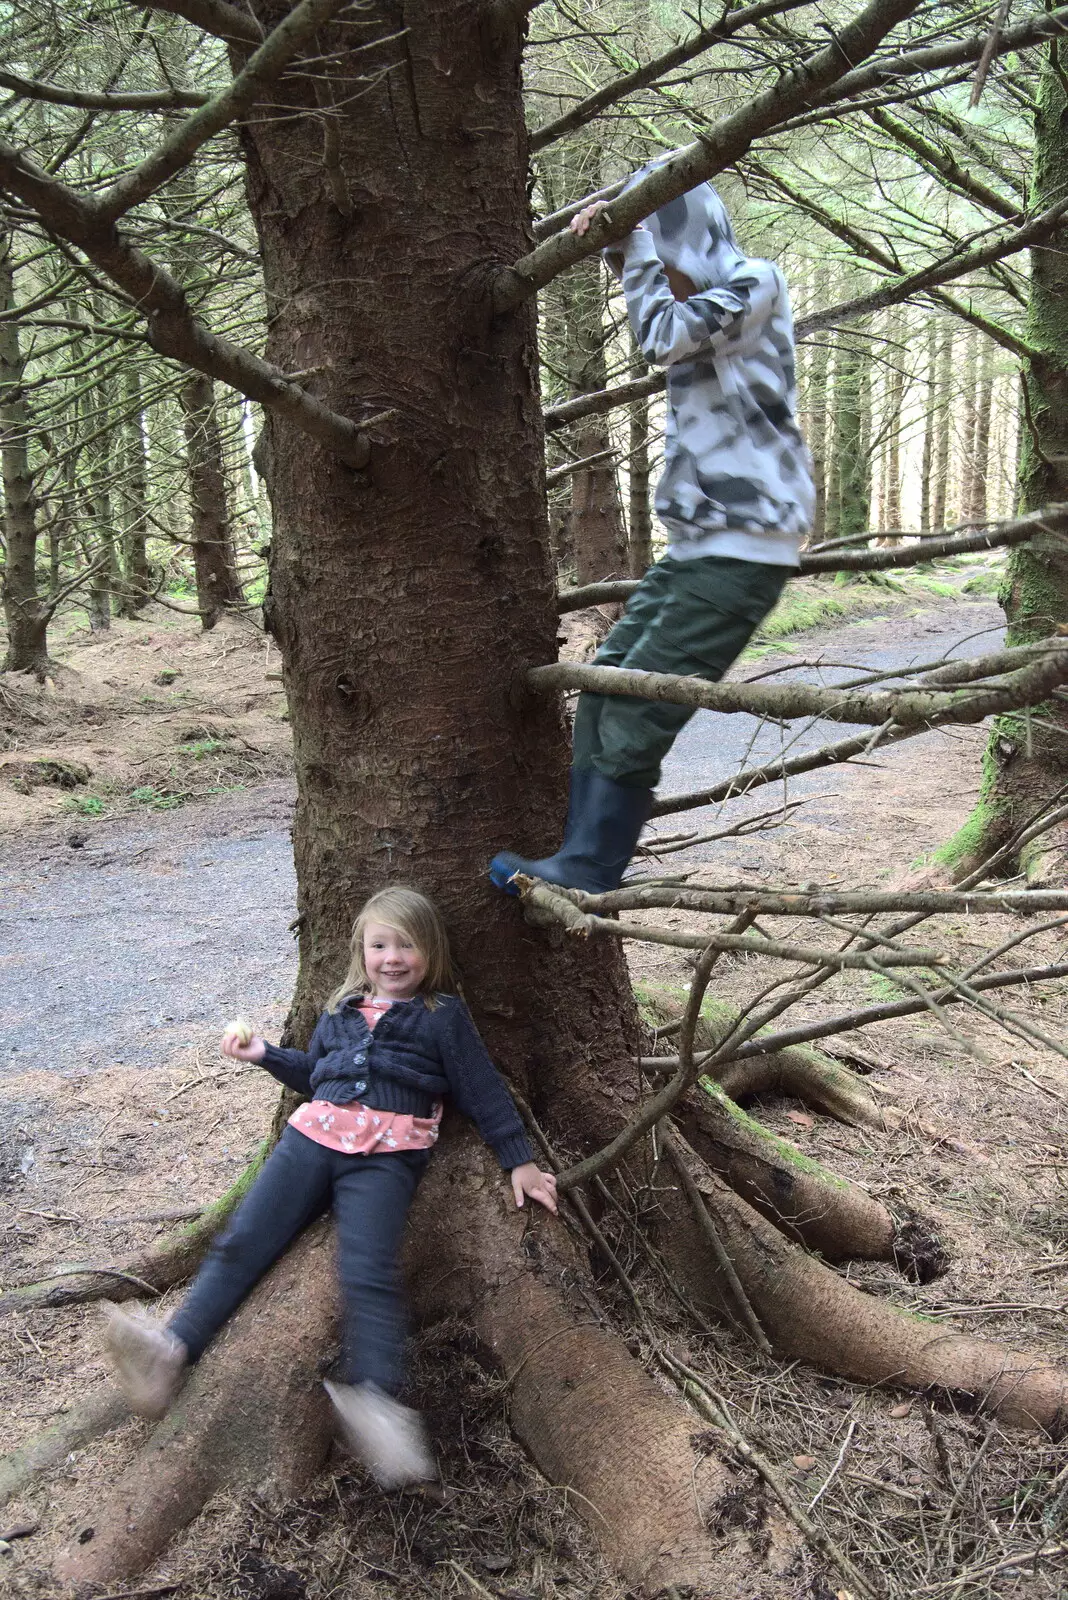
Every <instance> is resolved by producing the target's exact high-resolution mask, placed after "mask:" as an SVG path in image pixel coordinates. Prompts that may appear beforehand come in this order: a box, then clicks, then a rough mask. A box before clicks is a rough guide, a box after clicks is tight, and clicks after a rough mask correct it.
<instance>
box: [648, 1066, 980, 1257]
mask: <svg viewBox="0 0 1068 1600" xmlns="http://www.w3.org/2000/svg"><path fill="white" fill-rule="evenodd" d="M680 1120H681V1121H682V1125H683V1128H684V1130H685V1133H686V1137H687V1139H688V1140H689V1141H690V1143H691V1144H692V1145H693V1147H694V1149H695V1150H696V1151H697V1152H698V1153H699V1154H700V1156H701V1157H702V1159H703V1160H704V1161H705V1162H706V1164H707V1165H708V1166H709V1167H711V1169H712V1170H713V1172H718V1173H719V1175H720V1176H721V1177H722V1178H725V1179H726V1181H727V1183H728V1184H729V1185H730V1187H731V1188H732V1189H733V1190H735V1192H736V1193H737V1194H740V1195H741V1196H742V1197H743V1199H745V1200H748V1201H749V1203H750V1205H752V1206H755V1207H756V1209H757V1210H758V1211H759V1212H760V1213H761V1215H763V1216H765V1217H767V1218H768V1220H769V1221H770V1222H772V1223H774V1225H775V1226H776V1227H777V1228H779V1229H780V1230H781V1231H782V1232H783V1233H785V1234H786V1235H787V1236H788V1237H789V1238H792V1239H794V1240H796V1241H797V1242H798V1243H800V1244H803V1245H806V1246H807V1247H808V1249H810V1250H816V1251H818V1252H819V1254H820V1255H822V1256H823V1257H824V1258H825V1259H826V1260H828V1261H847V1260H851V1259H859V1260H869V1261H893V1262H895V1263H896V1264H897V1266H899V1267H900V1268H901V1270H902V1271H903V1272H904V1273H905V1274H906V1276H908V1277H910V1278H912V1279H913V1280H914V1281H916V1282H919V1283H926V1282H927V1281H928V1280H929V1279H930V1278H933V1277H937V1276H938V1275H939V1273H941V1272H944V1271H945V1270H946V1266H947V1265H948V1262H947V1258H946V1254H945V1251H944V1249H943V1248H942V1245H941V1243H940V1242H939V1241H938V1239H937V1238H936V1237H935V1234H934V1230H933V1228H932V1227H931V1226H930V1225H926V1224H924V1223H923V1222H922V1220H921V1219H919V1218H917V1217H914V1216H909V1217H908V1218H907V1219H906V1220H905V1221H904V1222H900V1221H899V1220H898V1219H897V1218H896V1217H895V1216H894V1215H893V1213H892V1212H890V1211H889V1210H887V1208H886V1206H884V1205H881V1204H880V1203H879V1201H878V1200H874V1199H873V1198H872V1196H871V1195H870V1194H867V1193H866V1192H865V1191H864V1190H863V1189H861V1188H860V1187H859V1185H857V1184H855V1183H847V1182H846V1181H845V1180H844V1179H842V1178H836V1177H835V1176H834V1175H833V1174H832V1173H830V1172H828V1171H827V1170H826V1168H824V1167H821V1166H820V1165H819V1164H818V1163H817V1162H815V1161H812V1160H811V1159H810V1158H809V1157H808V1156H805V1155H802V1153H801V1151H800V1150H798V1149H797V1148H796V1146H794V1145H792V1144H790V1143H789V1142H788V1141H787V1140H786V1139H780V1138H778V1137H777V1135H775V1134H773V1133H769V1132H768V1130H767V1129H766V1128H763V1127H761V1125H760V1123H759V1122H755V1121H754V1120H753V1119H752V1118H751V1117H748V1116H747V1115H746V1113H745V1112H744V1111H742V1110H741V1108H740V1107H739V1106H737V1105H735V1103H734V1102H733V1101H732V1100H731V1099H730V1098H729V1097H728V1096H727V1095H726V1094H724V1093H723V1092H722V1091H720V1092H719V1093H718V1094H717V1093H714V1092H708V1091H705V1090H702V1089H698V1090H695V1091H694V1092H693V1093H692V1094H691V1095H690V1096H689V1097H688V1098H687V1100H686V1102H685V1111H684V1115H683V1117H682V1118H681V1119H680Z"/></svg>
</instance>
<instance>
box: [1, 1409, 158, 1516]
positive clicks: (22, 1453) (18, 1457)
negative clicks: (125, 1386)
mask: <svg viewBox="0 0 1068 1600" xmlns="http://www.w3.org/2000/svg"><path fill="white" fill-rule="evenodd" d="M129 1414H130V1408H129V1406H128V1405H127V1404H126V1400H125V1398H124V1396H123V1395H122V1394H120V1392H119V1390H118V1389H116V1388H115V1387H114V1386H113V1385H112V1384H107V1385H106V1386H105V1387H104V1388H103V1389H97V1390H94V1391H93V1393H92V1394H91V1395H89V1396H88V1398H87V1399H85V1400H82V1401H81V1402H80V1403H79V1404H78V1405H74V1406H71V1408H70V1410H69V1411H66V1412H64V1413H63V1415H62V1416H61V1417H59V1418H58V1419H57V1420H56V1421H55V1422H53V1423H52V1424H51V1425H50V1426H49V1427H47V1428H45V1429H44V1430H43V1432H41V1433H38V1434H36V1435H35V1436H34V1438H32V1439H28V1440H27V1441H26V1443H25V1444H22V1445H19V1447H18V1449H17V1450H12V1451H11V1453H10V1455H6V1456H4V1457H3V1458H2V1459H0V1506H5V1505H6V1504H7V1502H8V1501H9V1500H10V1499H11V1498H12V1496H13V1495H16V1494H20V1493H21V1492H22V1490H23V1489H25V1488H26V1487H27V1486H28V1485H29V1484H31V1483H33V1481H34V1479H35V1478H38V1477H40V1476H41V1474H42V1473H44V1472H48V1471H50V1470H51V1469H52V1468H53V1467H58V1466H60V1465H61V1464H62V1463H63V1462H64V1461H66V1459H67V1457H68V1455H69V1454H70V1452H71V1451H72V1450H80V1449H81V1447H82V1445H84V1444H88V1443H89V1441H90V1439H97V1438H99V1437H100V1435H101V1434H102V1433H109V1432H110V1431H111V1429H112V1428H115V1427H117V1426H118V1424H119V1423H120V1422H122V1421H124V1420H125V1418H126V1417H128V1416H129Z"/></svg>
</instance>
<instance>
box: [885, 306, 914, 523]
mask: <svg viewBox="0 0 1068 1600" xmlns="http://www.w3.org/2000/svg"><path fill="white" fill-rule="evenodd" d="M887 331H888V334H889V338H890V351H889V360H890V363H891V365H890V370H889V371H888V373H887V375H886V406H885V410H884V418H883V430H884V434H885V438H886V520H885V522H884V523H883V524H882V526H883V527H884V528H888V529H892V530H897V529H899V528H900V527H901V413H902V409H903V405H904V400H905V361H906V359H907V348H908V347H907V341H906V338H905V319H904V317H903V316H902V314H901V309H900V307H898V306H895V307H894V310H893V312H892V313H891V316H890V318H889V328H888V330H887Z"/></svg>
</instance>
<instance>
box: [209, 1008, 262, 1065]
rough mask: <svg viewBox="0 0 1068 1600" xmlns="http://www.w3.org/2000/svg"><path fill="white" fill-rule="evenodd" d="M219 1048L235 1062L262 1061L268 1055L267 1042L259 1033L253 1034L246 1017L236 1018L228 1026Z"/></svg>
mask: <svg viewBox="0 0 1068 1600" xmlns="http://www.w3.org/2000/svg"><path fill="white" fill-rule="evenodd" d="M219 1048H220V1050H221V1051H222V1053H223V1055H224V1056H233V1058H234V1060H235V1061H262V1060H263V1058H264V1056H265V1055H266V1054H267V1046H266V1044H265V1042H264V1041H263V1040H262V1039H261V1038H260V1036H259V1034H258V1033H253V1031H252V1028H251V1025H250V1024H249V1023H247V1022H246V1021H245V1019H244V1017H235V1019H234V1021H233V1022H228V1023H227V1024H226V1031H225V1032H224V1033H223V1036H222V1043H221V1044H220V1046H219Z"/></svg>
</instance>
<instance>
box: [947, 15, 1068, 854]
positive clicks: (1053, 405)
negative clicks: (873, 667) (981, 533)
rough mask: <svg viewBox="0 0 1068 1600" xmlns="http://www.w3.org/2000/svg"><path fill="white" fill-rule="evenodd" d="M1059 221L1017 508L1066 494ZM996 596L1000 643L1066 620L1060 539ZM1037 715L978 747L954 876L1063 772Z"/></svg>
mask: <svg viewBox="0 0 1068 1600" xmlns="http://www.w3.org/2000/svg"><path fill="white" fill-rule="evenodd" d="M1063 58H1064V52H1063V50H1062V49H1061V47H1060V46H1059V45H1058V44H1057V43H1052V44H1050V45H1049V46H1048V50H1047V57H1046V61H1045V63H1044V66H1043V70H1042V74H1041V78H1040V82H1039V90H1038V98H1037V109H1036V112H1035V153H1034V165H1033V168H1032V195H1031V199H1032V203H1033V204H1034V205H1036V206H1042V205H1043V204H1048V201H1049V197H1051V196H1053V195H1054V194H1063V193H1064V189H1065V184H1066V183H1068V94H1066V92H1065V80H1064V59H1063ZM1066 249H1068V227H1064V226H1062V227H1061V228H1060V229H1059V230H1058V232H1057V234H1056V237H1055V239H1053V240H1051V241H1050V243H1049V244H1048V245H1047V246H1046V247H1045V248H1044V249H1036V250H1033V251H1032V252H1031V282H1030V294H1029V301H1028V328H1027V337H1028V342H1029V343H1030V344H1031V345H1032V347H1034V349H1035V350H1036V351H1037V352H1038V353H1037V354H1035V355H1034V356H1033V357H1032V358H1031V359H1030V360H1029V361H1028V362H1027V363H1026V365H1025V368H1024V372H1023V388H1022V399H1023V408H1022V426H1021V453H1020V467H1019V499H1020V507H1021V509H1022V510H1024V511H1030V510H1034V509H1035V508H1036V507H1038V506H1042V505H1047V504H1049V503H1050V501H1052V500H1054V499H1055V498H1056V497H1057V496H1058V495H1065V494H1068V314H1066V310H1065V307H1066V305H1068V258H1066V254H1065V252H1066ZM1000 599H1001V603H1002V605H1003V607H1004V609H1005V620H1006V623H1007V625H1008V627H1007V634H1006V639H1007V642H1008V643H1009V644H1027V643H1030V642H1031V641H1032V640H1035V639H1037V638H1040V637H1042V636H1043V635H1044V634H1046V635H1048V634H1052V633H1054V632H1056V631H1057V630H1058V629H1060V628H1061V627H1063V626H1064V624H1065V623H1066V622H1068V544H1066V542H1065V541H1064V540H1063V539H1060V538H1056V537H1053V536H1049V535H1046V536H1042V537H1039V538H1036V539H1033V540H1031V541H1030V542H1029V543H1027V544H1024V545H1019V546H1017V548H1016V549H1014V550H1013V551H1011V552H1010V554H1009V558H1008V565H1007V568H1006V574H1005V581H1004V584H1003V586H1002V590H1001V595H1000ZM1036 710H1037V716H1034V717H1032V716H1031V715H1029V714H1028V715H1014V716H1006V717H1001V718H999V719H998V721H997V723H996V725H995V728H994V731H993V733H992V734H991V737H990V741H989V743H988V745H987V748H986V752H985V754H984V758H983V781H982V786H981V789H980V795H979V803H978V805H977V806H976V808H975V810H974V811H973V812H972V814H971V816H970V817H969V818H968V821H967V822H966V823H965V824H964V826H963V827H962V828H960V829H959V830H958V832H957V833H956V834H954V835H953V836H952V838H950V839H948V840H947V841H946V843H945V844H944V845H943V846H942V847H941V849H940V850H939V851H938V852H937V854H936V858H935V859H936V862H937V864H938V865H939V866H940V867H941V868H944V869H948V871H949V872H950V873H951V874H952V876H953V877H954V878H961V877H963V876H965V875H966V874H967V873H968V872H970V871H972V870H973V869H974V868H975V867H976V866H977V865H978V864H979V863H980V862H981V861H983V860H985V859H986V858H987V857H988V856H989V855H991V854H992V853H993V852H994V851H995V850H997V849H998V848H999V847H1000V846H1001V845H1002V844H1003V843H1004V842H1005V840H1006V839H1008V838H1009V836H1010V835H1011V833H1012V832H1013V830H1014V829H1015V828H1016V827H1018V826H1019V824H1020V823H1021V822H1022V821H1023V820H1024V818H1025V817H1027V816H1029V815H1031V814H1032V813H1034V812H1035V811H1036V810H1037V809H1038V808H1039V807H1041V805H1042V803H1043V801H1044V800H1045V799H1046V798H1047V797H1048V796H1049V795H1051V794H1052V793H1053V792H1054V791H1055V790H1057V789H1059V788H1060V786H1061V785H1062V784H1063V783H1064V782H1065V780H1066V779H1068V737H1066V735H1068V706H1066V705H1065V703H1064V701H1063V700H1060V699H1057V700H1053V701H1050V702H1049V703H1047V704H1045V705H1043V706H1041V707H1038V708H1036ZM1065 842H1066V835H1065V832H1064V830H1063V829H1061V828H1058V829H1055V830H1052V831H1051V832H1050V833H1049V834H1047V835H1045V836H1044V837H1043V838H1042V839H1038V840H1035V841H1034V842H1033V843H1032V844H1031V845H1030V846H1028V847H1027V850H1026V851H1025V852H1024V857H1023V859H1021V860H1020V861H1019V862H1015V861H1012V860H1009V861H1008V862H1007V863H1006V866H1005V870H1006V871H1008V872H1009V873H1011V872H1014V871H1016V870H1017V868H1018V867H1019V868H1022V869H1023V870H1024V871H1025V872H1026V873H1027V877H1028V880H1029V881H1030V882H1031V883H1032V884H1034V885H1035V886H1040V885H1045V884H1053V883H1062V882H1063V881H1064V854H1063V846H1064V844H1065Z"/></svg>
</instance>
